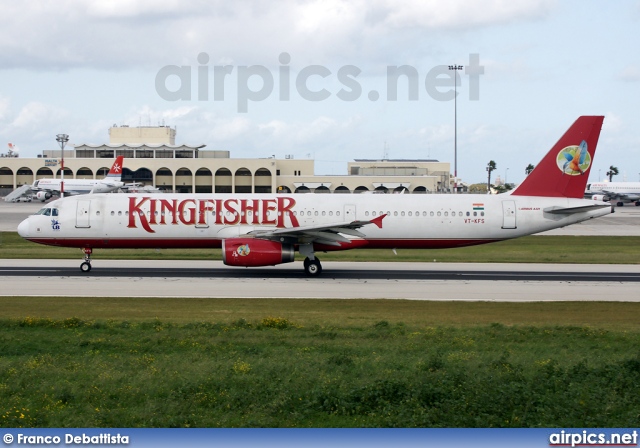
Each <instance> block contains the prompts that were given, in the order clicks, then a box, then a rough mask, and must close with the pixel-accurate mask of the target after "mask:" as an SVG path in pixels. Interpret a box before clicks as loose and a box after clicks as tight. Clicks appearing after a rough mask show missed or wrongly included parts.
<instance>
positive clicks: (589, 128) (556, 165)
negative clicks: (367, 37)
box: [511, 116, 604, 198]
mask: <svg viewBox="0 0 640 448" xmlns="http://www.w3.org/2000/svg"><path fill="white" fill-rule="evenodd" d="M603 120H604V117H603V116H583V117H580V118H578V119H577V120H576V121H575V123H573V124H572V125H571V127H570V128H569V129H568V130H567V132H565V133H564V135H563V136H562V137H560V140H558V142H557V143H556V144H555V145H554V146H553V148H551V151H549V152H548V153H547V155H546V156H544V158H543V159H542V161H541V162H540V163H539V164H538V165H536V167H535V169H534V170H533V171H532V172H531V174H529V175H528V176H527V177H526V178H525V180H524V181H523V182H522V183H521V184H520V185H518V187H517V188H516V189H515V190H514V191H513V193H511V194H512V195H514V196H546V197H567V198H582V197H584V189H585V187H586V185H587V180H588V179H589V171H590V170H591V166H592V165H593V156H594V155H595V153H596V146H597V144H598V137H600V129H602V122H603Z"/></svg>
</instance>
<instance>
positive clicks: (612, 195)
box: [602, 189, 640, 202]
mask: <svg viewBox="0 0 640 448" xmlns="http://www.w3.org/2000/svg"><path fill="white" fill-rule="evenodd" d="M602 192H603V193H604V194H605V195H606V196H607V197H608V198H609V199H620V200H626V201H634V202H635V201H638V200H640V195H638V193H629V192H625V191H610V190H604V189H603V190H602Z"/></svg>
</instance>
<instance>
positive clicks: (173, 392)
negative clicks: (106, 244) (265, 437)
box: [0, 317, 640, 427]
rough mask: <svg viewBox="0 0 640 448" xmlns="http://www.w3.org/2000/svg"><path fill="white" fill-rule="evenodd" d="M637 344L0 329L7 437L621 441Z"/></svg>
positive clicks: (131, 325) (458, 330) (239, 325)
mask: <svg viewBox="0 0 640 448" xmlns="http://www.w3.org/2000/svg"><path fill="white" fill-rule="evenodd" d="M639 346H640V332H638V331H624V332H623V331H614V330H605V329H598V328H591V327H583V326H575V327H573V326H558V327H555V326H538V327H532V326H512V327H509V326H505V325H502V324H497V323H495V324H489V325H468V326H462V327H459V326H458V327H448V326H440V327H430V326H418V325H405V324H402V323H394V322H388V321H386V320H380V321H377V322H375V323H372V324H367V325H362V326H343V325H333V326H321V325H310V326H306V327H303V326H301V325H298V324H296V323H295V322H293V321H291V320H288V319H284V318H277V317H265V318H262V319H259V320H256V321H254V322H249V321H247V320H244V319H237V320H235V321H233V322H229V323H208V322H202V323H171V322H167V321H162V320H158V319H156V320H152V321H144V322H127V321H122V320H118V321H115V320H111V321H83V320H81V319H78V318H70V319H61V320H53V319H47V318H21V319H11V320H2V321H0V425H2V426H4V427H26V426H28V427H33V426H44V427H94V426H95V427H253V426H260V427H272V426H274V427H294V426H295V427H396V426H399V427H412V426H420V427H432V426H446V427H489V426H496V427H534V426H545V427H595V426H599V427H631V426H636V425H637V421H638V420H637V419H638V409H640V357H639V353H638V348H637V347H639Z"/></svg>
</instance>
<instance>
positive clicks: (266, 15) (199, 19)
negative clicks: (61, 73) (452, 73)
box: [0, 0, 552, 70]
mask: <svg viewBox="0 0 640 448" xmlns="http://www.w3.org/2000/svg"><path fill="white" fill-rule="evenodd" d="M551 5H552V3H550V0H537V1H525V0H511V1H507V0H492V1H491V2H490V3H489V4H487V2H481V3H478V2H476V1H473V0H452V1H450V2H446V3H443V2H438V1H435V0H432V1H421V0H411V1H407V2H395V1H392V0H375V1H373V2H368V1H366V0H354V1H346V0H330V1H321V0H311V1H295V0H285V1H280V2H269V3H263V2H260V1H257V0H253V1H244V2H223V1H214V2H201V1H196V0H187V1H184V0H166V1H156V0H102V1H94V2H84V1H81V0H61V1H59V2H41V1H37V0H27V1H25V2H4V3H3V4H2V5H0V14H1V15H2V16H3V17H7V18H10V20H7V21H6V23H5V24H4V26H3V27H2V28H1V29H0V42H2V43H1V44H0V58H2V60H3V66H4V68H16V67H27V68H31V69H37V70H47V69H66V68H69V67H99V68H109V69H122V68H131V67H134V66H146V67H150V66H155V67H158V68H159V67H161V66H163V65H167V64H179V65H180V64H186V63H188V64H193V65H196V64H197V63H196V62H195V59H196V57H197V55H198V54H199V53H200V52H202V51H206V52H209V53H210V54H211V56H212V63H216V62H217V61H219V60H226V61H228V60H233V61H236V64H249V65H251V64H267V63H268V64H271V65H276V64H277V56H278V55H279V54H280V53H281V52H283V51H288V52H290V53H291V54H292V55H293V58H294V60H295V59H296V57H297V59H298V60H301V61H302V62H303V63H304V64H305V65H306V64H308V63H319V62H321V63H325V64H327V63H329V62H330V60H331V59H332V58H335V57H340V58H344V57H348V58H351V59H352V60H353V61H354V63H357V61H356V59H357V58H358V57H359V56H362V53H363V52H366V53H379V52H380V50H381V48H383V47H384V46H383V47H381V41H380V39H389V38H392V39H393V42H394V44H395V43H397V42H404V43H407V42H413V39H414V38H415V34H414V33H413V31H412V30H413V29H418V30H419V32H420V33H421V34H422V35H428V33H430V32H434V31H435V32H437V31H438V30H443V29H445V30H446V29H453V28H460V27H462V26H464V27H465V28H466V29H471V28H477V27H487V26H491V25H494V24H501V23H508V22H512V21H522V20H532V19H538V18H541V17H545V15H546V14H548V11H549V10H550V9H551ZM25 30H29V32H25ZM393 47H394V48H395V49H394V48H388V49H385V52H387V51H394V52H395V51H397V48H398V47H397V46H396V45H393ZM313 61H315V62H313Z"/></svg>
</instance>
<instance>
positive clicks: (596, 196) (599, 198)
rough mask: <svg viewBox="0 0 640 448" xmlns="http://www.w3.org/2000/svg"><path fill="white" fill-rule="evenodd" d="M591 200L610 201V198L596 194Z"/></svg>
mask: <svg viewBox="0 0 640 448" xmlns="http://www.w3.org/2000/svg"><path fill="white" fill-rule="evenodd" d="M591 199H593V200H594V201H608V200H609V198H608V197H606V196H604V195H602V194H594V195H593V196H591Z"/></svg>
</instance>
